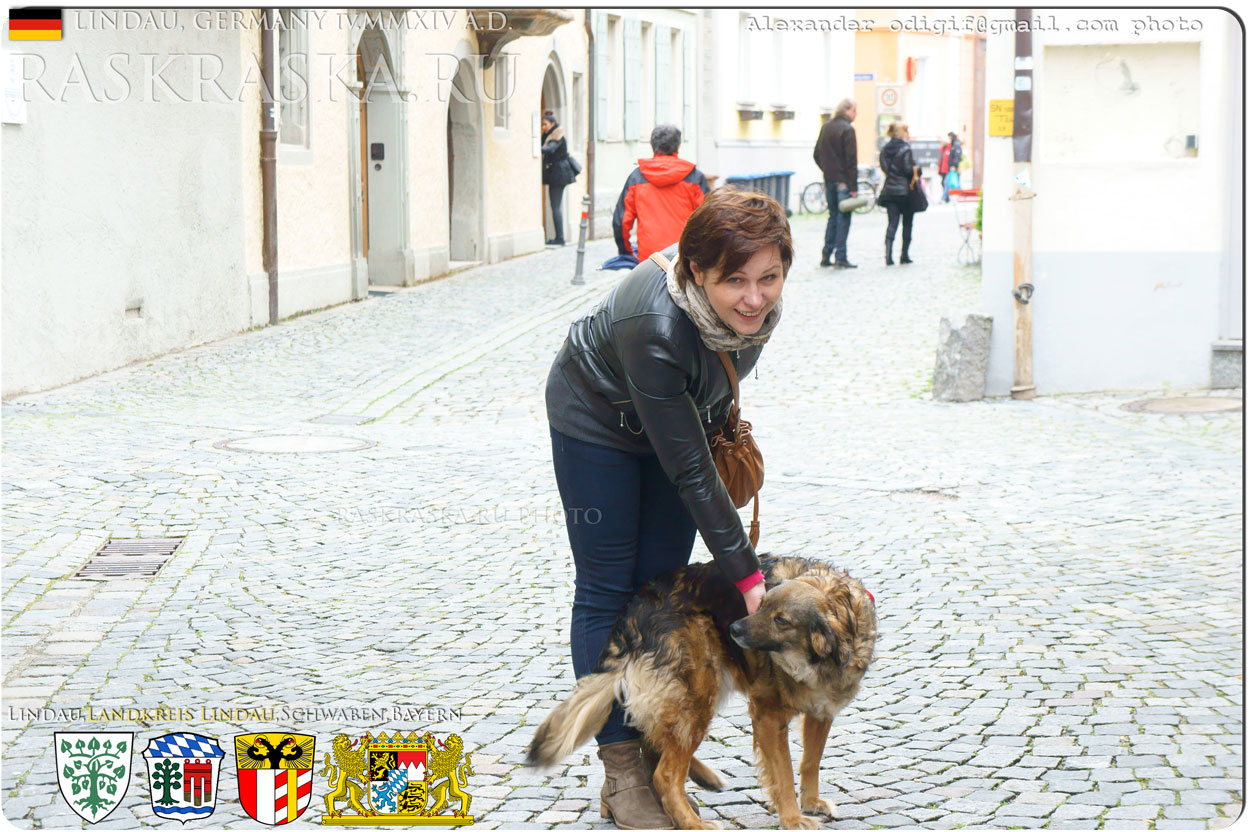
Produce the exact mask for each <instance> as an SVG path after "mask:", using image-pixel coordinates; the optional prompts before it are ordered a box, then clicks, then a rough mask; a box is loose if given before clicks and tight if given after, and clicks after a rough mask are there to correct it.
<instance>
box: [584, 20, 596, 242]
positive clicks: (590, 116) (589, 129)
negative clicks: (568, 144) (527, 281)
mask: <svg viewBox="0 0 1250 832" xmlns="http://www.w3.org/2000/svg"><path fill="white" fill-rule="evenodd" d="M586 53H587V67H588V68H587V70H586V79H587V80H586V97H587V101H586V114H587V115H586V195H587V196H589V197H590V205H589V207H588V208H587V213H588V214H589V216H588V217H587V222H588V225H587V226H586V239H588V240H593V239H594V238H595V100H596V99H595V82H596V80H597V79H596V78H595V27H594V26H593V25H591V22H590V9H586Z"/></svg>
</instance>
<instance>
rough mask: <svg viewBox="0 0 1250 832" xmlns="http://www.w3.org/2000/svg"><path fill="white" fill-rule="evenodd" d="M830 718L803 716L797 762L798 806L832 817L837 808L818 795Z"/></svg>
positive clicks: (830, 722)
mask: <svg viewBox="0 0 1250 832" xmlns="http://www.w3.org/2000/svg"><path fill="white" fill-rule="evenodd" d="M832 724H833V722H832V720H828V719H820V718H819V717H814V716H812V715H810V714H807V715H804V717H803V760H802V762H800V763H799V807H800V808H801V809H802V810H803V811H804V812H819V813H821V814H825V815H828V816H829V817H833V812H834V810H835V809H836V808H837V806H835V805H834V803H833V801H832V800H825V799H824V798H822V797H821V796H820V758H821V757H822V756H824V753H825V740H826V739H828V738H829V726H831V725H832Z"/></svg>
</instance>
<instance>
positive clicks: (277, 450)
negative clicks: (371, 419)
mask: <svg viewBox="0 0 1250 832" xmlns="http://www.w3.org/2000/svg"><path fill="white" fill-rule="evenodd" d="M374 444H375V443H373V442H370V441H369V440H368V439H353V438H352V437H350V436H247V437H244V438H242V439H223V440H221V441H220V442H214V443H213V447H214V448H220V449H221V450H223V451H249V452H252V453H261V454H324V453H330V452H333V451H359V450H363V449H364V448H369V447H372V446H373V445H374Z"/></svg>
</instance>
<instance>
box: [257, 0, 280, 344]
mask: <svg viewBox="0 0 1250 832" xmlns="http://www.w3.org/2000/svg"><path fill="white" fill-rule="evenodd" d="M277 13H278V11H277V9H266V10H265V15H264V28H263V29H262V30H261V35H260V37H261V41H260V64H261V77H262V79H263V84H262V89H261V92H260V120H261V126H260V188H261V206H262V207H261V212H262V216H263V218H264V219H263V223H264V243H263V246H264V248H263V254H262V255H261V256H262V258H263V262H264V264H265V273H266V274H267V275H268V277H269V324H270V325H271V326H272V325H273V324H276V323H277V322H278V159H277V154H276V150H277V147H278V129H277V118H276V113H275V108H276V106H277V105H276V104H275V103H274V102H275V101H276V99H277V96H276V95H275V90H274V81H275V78H276V76H277V72H276V64H277V55H276V54H275V51H276V50H275V49H274V24H273V17H274V15H276V14H277Z"/></svg>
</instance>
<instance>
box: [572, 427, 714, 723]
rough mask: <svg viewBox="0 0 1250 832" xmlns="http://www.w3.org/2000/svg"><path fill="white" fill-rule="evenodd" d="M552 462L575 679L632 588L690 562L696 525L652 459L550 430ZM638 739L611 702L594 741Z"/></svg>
mask: <svg viewBox="0 0 1250 832" xmlns="http://www.w3.org/2000/svg"><path fill="white" fill-rule="evenodd" d="M551 458H552V461H553V462H554V463H555V469H556V485H557V486H558V487H559V489H560V501H561V502H562V503H563V504H564V521H565V526H566V527H567V529H568V533H569V545H570V546H572V548H573V563H574V565H575V567H576V575H575V578H574V584H573V587H574V589H573V619H572V628H571V630H570V633H569V641H570V642H571V646H572V648H573V675H574V676H576V677H577V678H579V679H580V678H581V677H582V676H585V675H586V674H588V673H590V672H591V671H593V670H594V669H595V665H596V663H598V661H599V654H600V653H601V652H603V645H604V644H605V643H606V642H607V640H608V636H609V635H610V634H611V632H612V627H613V626H614V625H615V624H616V620H617V618H618V617H619V616H620V614H621V612H622V611H623V610H624V609H625V607H626V605H628V604H629V601H630V599H631V598H633V597H634V594H635V593H636V592H637V591H638V589H639V588H640V587H641V586H642V585H643V584H645V583H646V582H647V581H649V580H650V579H651V578H653V577H655V576H656V575H660V574H663V573H664V572H669V571H672V570H674V569H680V568H681V567H683V566H685V565H686V564H687V563H688V562H689V561H690V552H691V551H692V550H693V548H694V536H695V525H694V520H693V519H692V518H691V516H690V512H689V511H687V510H686V504H685V503H684V502H683V501H682V499H681V496H680V495H679V494H678V493H677V487H676V486H674V485H673V484H672V483H671V482H670V481H669V479H668V475H667V474H665V473H664V470H663V469H662V468H661V467H660V461H659V458H658V457H656V456H655V455H652V454H647V455H643V454H631V453H626V452H625V451H618V450H616V449H614V448H607V447H604V446H602V445H595V444H592V443H590V442H582V441H581V440H578V439H573V438H571V437H568V436H565V435H564V434H562V433H559V432H558V431H556V430H554V429H553V430H552V431H551ZM638 736H639V734H638V732H637V731H635V730H634V729H633V728H631V727H629V726H628V725H626V724H625V714H624V712H623V711H622V710H621V707H620V705H619V704H618V705H614V706H613V707H612V714H611V716H609V717H608V721H607V723H606V724H605V725H604V726H603V730H601V731H600V732H599V733H598V734H597V735H596V737H595V739H596V740H598V742H599V744H600V745H606V744H608V743H613V742H621V741H623V740H630V739H634V738H636V737H638Z"/></svg>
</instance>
